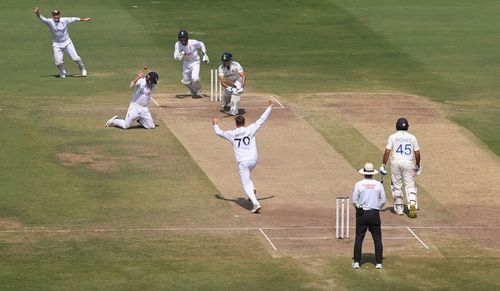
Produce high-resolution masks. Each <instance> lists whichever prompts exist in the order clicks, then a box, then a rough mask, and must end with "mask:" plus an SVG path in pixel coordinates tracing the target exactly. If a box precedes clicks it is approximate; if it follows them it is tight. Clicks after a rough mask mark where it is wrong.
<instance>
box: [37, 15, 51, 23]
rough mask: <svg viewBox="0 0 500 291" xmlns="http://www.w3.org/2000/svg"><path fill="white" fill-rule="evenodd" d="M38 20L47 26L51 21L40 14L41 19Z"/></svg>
mask: <svg viewBox="0 0 500 291" xmlns="http://www.w3.org/2000/svg"><path fill="white" fill-rule="evenodd" d="M38 19H40V21H41V22H43V23H45V24H47V23H48V22H49V21H48V20H47V18H45V17H44V16H43V15H41V14H40V17H38Z"/></svg>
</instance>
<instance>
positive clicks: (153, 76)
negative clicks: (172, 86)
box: [146, 72, 160, 85]
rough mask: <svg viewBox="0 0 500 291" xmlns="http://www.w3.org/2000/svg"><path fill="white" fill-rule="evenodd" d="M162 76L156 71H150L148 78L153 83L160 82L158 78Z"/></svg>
mask: <svg viewBox="0 0 500 291" xmlns="http://www.w3.org/2000/svg"><path fill="white" fill-rule="evenodd" d="M159 78H160V76H158V74H157V73H156V72H149V73H148V75H147V76H146V80H149V81H150V82H151V84H155V85H156V84H158V79H159Z"/></svg>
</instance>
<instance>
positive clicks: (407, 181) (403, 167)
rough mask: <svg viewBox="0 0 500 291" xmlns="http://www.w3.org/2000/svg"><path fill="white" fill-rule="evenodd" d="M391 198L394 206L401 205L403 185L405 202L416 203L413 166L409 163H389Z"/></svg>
mask: <svg viewBox="0 0 500 291" xmlns="http://www.w3.org/2000/svg"><path fill="white" fill-rule="evenodd" d="M391 180H392V187H391V190H392V196H393V197H394V202H395V204H402V199H403V184H404V187H405V192H406V201H407V203H408V205H409V204H410V201H415V203H417V187H415V165H414V164H413V162H411V161H394V162H391Z"/></svg>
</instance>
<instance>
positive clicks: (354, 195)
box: [352, 184, 359, 207]
mask: <svg viewBox="0 0 500 291" xmlns="http://www.w3.org/2000/svg"><path fill="white" fill-rule="evenodd" d="M356 186H357V184H356V185H354V189H353V190H352V205H354V207H358V204H359V202H358V190H357V189H356Z"/></svg>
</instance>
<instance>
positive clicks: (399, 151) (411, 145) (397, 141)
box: [386, 130, 420, 162]
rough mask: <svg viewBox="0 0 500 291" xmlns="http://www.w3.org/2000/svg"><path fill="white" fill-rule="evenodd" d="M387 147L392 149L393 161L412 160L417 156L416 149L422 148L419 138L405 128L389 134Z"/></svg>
mask: <svg viewBox="0 0 500 291" xmlns="http://www.w3.org/2000/svg"><path fill="white" fill-rule="evenodd" d="M386 149H389V150H391V162H393V161H407V162H412V161H413V159H414V157H415V151H419V150H420V148H419V146H418V141H417V138H416V137H415V136H414V135H413V134H411V133H409V132H407V131H405V130H398V131H396V132H395V133H394V134H392V135H391V136H389V139H388V140H387V146H386Z"/></svg>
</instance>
